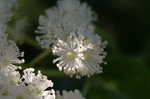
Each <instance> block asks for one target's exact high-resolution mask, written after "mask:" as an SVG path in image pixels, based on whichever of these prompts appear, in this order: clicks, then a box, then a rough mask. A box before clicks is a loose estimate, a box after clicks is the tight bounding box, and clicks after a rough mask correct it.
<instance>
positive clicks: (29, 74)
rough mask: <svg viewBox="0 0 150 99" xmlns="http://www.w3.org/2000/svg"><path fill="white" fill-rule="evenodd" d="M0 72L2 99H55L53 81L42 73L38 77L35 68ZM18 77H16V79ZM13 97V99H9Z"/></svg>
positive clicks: (0, 96) (0, 93) (0, 94)
mask: <svg viewBox="0 0 150 99" xmlns="http://www.w3.org/2000/svg"><path fill="white" fill-rule="evenodd" d="M10 68H11V67H9V68H8V69H6V68H5V69H6V70H4V71H0V98H2V99H55V91H54V90H53V89H51V90H48V89H47V88H49V87H53V83H52V81H51V80H48V79H47V77H46V76H44V75H42V74H41V73H40V72H39V73H38V74H37V75H36V74H35V73H34V69H33V68H28V69H25V70H22V69H20V71H23V74H22V73H20V72H19V71H17V67H16V69H15V67H12V68H11V69H10ZM15 75H16V77H15ZM9 97H11V98H9Z"/></svg>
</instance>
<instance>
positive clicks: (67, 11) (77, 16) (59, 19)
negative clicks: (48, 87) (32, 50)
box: [37, 0, 96, 48]
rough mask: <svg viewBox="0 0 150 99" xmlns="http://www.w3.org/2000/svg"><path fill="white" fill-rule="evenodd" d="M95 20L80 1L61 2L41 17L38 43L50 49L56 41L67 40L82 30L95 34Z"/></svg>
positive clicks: (87, 7)
mask: <svg viewBox="0 0 150 99" xmlns="http://www.w3.org/2000/svg"><path fill="white" fill-rule="evenodd" d="M95 19H96V18H95V16H94V13H93V12H92V11H91V8H90V7H89V6H88V5H87V4H86V3H80V1H79V0H59V1H58V2H57V6H56V7H53V8H51V9H48V10H47V11H46V15H45V16H43V15H41V16H40V18H39V27H38V31H37V34H40V36H38V37H37V41H38V42H39V43H40V44H41V46H42V47H43V48H49V45H50V44H52V43H53V42H55V40H56V39H58V38H59V39H61V40H65V39H66V38H67V36H68V35H70V33H71V32H77V31H80V29H82V31H84V32H85V34H86V32H92V33H93V31H94V26H93V24H92V22H93V21H95ZM82 33H83V32H82Z"/></svg>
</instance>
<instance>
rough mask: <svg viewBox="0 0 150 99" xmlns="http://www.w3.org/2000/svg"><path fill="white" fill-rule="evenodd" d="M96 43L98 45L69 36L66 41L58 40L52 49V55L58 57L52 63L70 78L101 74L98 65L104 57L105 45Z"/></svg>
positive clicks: (79, 37) (100, 42)
mask: <svg viewBox="0 0 150 99" xmlns="http://www.w3.org/2000/svg"><path fill="white" fill-rule="evenodd" d="M97 42H99V43H95V44H94V43H91V42H89V40H88V39H86V38H85V37H84V36H80V35H78V36H75V35H70V36H68V38H67V40H66V41H63V40H58V42H57V43H56V44H55V45H54V46H53V48H52V51H53V54H54V55H56V56H58V58H56V59H55V60H54V63H56V65H57V67H58V68H59V70H60V71H64V73H66V74H67V75H70V76H73V75H75V76H76V78H80V77H82V76H88V77H89V76H91V75H93V74H95V73H101V72H102V67H101V66H100V65H101V64H102V63H104V61H103V59H104V58H105V56H106V52H104V48H105V46H106V43H105V42H102V41H101V40H100V39H99V41H97Z"/></svg>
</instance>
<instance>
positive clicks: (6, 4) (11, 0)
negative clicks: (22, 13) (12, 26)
mask: <svg viewBox="0 0 150 99" xmlns="http://www.w3.org/2000/svg"><path fill="white" fill-rule="evenodd" d="M15 4H16V0H0V24H6V23H7V21H8V20H9V18H10V17H11V15H12V8H13V6H14V5H15Z"/></svg>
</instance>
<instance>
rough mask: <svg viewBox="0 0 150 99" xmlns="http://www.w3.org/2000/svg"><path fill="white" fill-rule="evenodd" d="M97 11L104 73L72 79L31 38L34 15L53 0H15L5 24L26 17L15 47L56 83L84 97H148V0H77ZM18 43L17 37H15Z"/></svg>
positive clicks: (149, 54)
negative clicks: (23, 35) (104, 42)
mask: <svg viewBox="0 0 150 99" xmlns="http://www.w3.org/2000/svg"><path fill="white" fill-rule="evenodd" d="M82 1H84V2H87V3H88V4H89V5H90V6H91V7H92V8H93V10H94V11H95V12H96V13H97V14H98V18H99V20H98V22H96V23H95V24H96V26H97V30H96V32H97V33H99V35H100V36H101V37H102V38H103V40H107V41H108V46H107V48H106V51H107V53H108V55H107V58H106V62H107V65H104V66H103V67H104V73H102V74H99V75H95V76H93V77H91V78H86V77H85V78H82V79H81V80H76V79H74V78H70V77H68V76H66V75H64V73H63V72H59V71H58V69H57V67H56V66H55V65H54V64H53V63H52V60H53V58H54V56H52V55H51V52H50V51H47V50H45V49H41V48H40V46H39V45H38V43H37V42H36V40H35V34H34V33H35V30H36V29H37V26H38V17H39V15H41V14H44V12H45V9H47V8H50V7H52V6H54V5H55V3H56V0H18V6H17V8H16V9H14V16H13V19H12V20H11V21H10V22H9V25H10V26H13V25H15V24H16V23H15V21H16V20H18V19H22V18H26V19H27V21H28V23H29V26H28V28H26V34H27V38H26V39H25V41H24V43H23V44H20V45H19V47H20V49H21V50H23V51H24V52H25V59H26V64H23V65H24V67H31V66H33V67H35V68H37V69H41V70H42V72H43V73H44V74H46V75H48V76H49V78H50V79H52V80H53V81H54V83H55V89H59V90H62V89H67V90H71V89H80V90H81V92H82V93H83V94H84V96H86V97H87V99H150V94H149V93H150V53H149V50H150V45H149V44H150V14H149V10H150V6H149V4H150V1H146V0H82ZM18 44H19V43H18Z"/></svg>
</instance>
